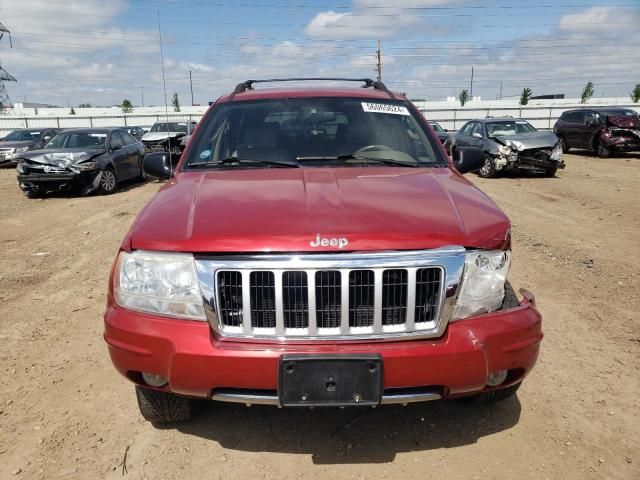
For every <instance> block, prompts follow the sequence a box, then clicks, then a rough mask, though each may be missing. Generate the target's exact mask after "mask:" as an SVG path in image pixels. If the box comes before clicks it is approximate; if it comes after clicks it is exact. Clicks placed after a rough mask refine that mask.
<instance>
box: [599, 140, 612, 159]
mask: <svg viewBox="0 0 640 480" xmlns="http://www.w3.org/2000/svg"><path fill="white" fill-rule="evenodd" d="M596 154H597V155H598V157H600V158H609V157H610V156H611V149H610V148H609V147H607V146H606V145H603V144H602V142H598V145H597V146H596Z"/></svg>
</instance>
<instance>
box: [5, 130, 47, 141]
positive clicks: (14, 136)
mask: <svg viewBox="0 0 640 480" xmlns="http://www.w3.org/2000/svg"><path fill="white" fill-rule="evenodd" d="M40 133H41V131H40V130H16V131H14V132H11V133H10V134H9V135H7V136H6V137H4V138H3V139H2V141H3V142H28V141H32V140H38V139H39V138H40Z"/></svg>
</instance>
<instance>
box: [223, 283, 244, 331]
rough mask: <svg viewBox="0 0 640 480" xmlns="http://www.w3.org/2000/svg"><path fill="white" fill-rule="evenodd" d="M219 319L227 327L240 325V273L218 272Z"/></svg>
mask: <svg viewBox="0 0 640 480" xmlns="http://www.w3.org/2000/svg"><path fill="white" fill-rule="evenodd" d="M218 292H219V294H220V319H221V320H222V323H223V324H224V325H226V326H229V327H239V326H240V325H242V318H243V316H242V275H241V273H240V272H218Z"/></svg>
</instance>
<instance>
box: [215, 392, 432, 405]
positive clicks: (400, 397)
mask: <svg viewBox="0 0 640 480" xmlns="http://www.w3.org/2000/svg"><path fill="white" fill-rule="evenodd" d="M441 398H442V395H440V394H439V393H434V392H424V393H399V394H389V395H383V396H382V401H381V402H380V404H381V405H397V404H402V405H406V404H408V403H416V402H430V401H433V400H440V399H441ZM211 400H214V401H217V402H228V403H244V404H245V405H274V406H279V405H280V402H279V401H278V396H277V395H266V394H265V395H256V394H248V393H231V392H220V393H214V394H213V396H212V397H211Z"/></svg>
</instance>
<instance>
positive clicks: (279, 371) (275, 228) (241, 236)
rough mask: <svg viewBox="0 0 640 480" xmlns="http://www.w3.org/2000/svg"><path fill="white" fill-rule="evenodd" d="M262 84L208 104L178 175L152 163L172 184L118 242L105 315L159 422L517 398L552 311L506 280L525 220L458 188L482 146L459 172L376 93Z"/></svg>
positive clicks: (420, 123)
mask: <svg viewBox="0 0 640 480" xmlns="http://www.w3.org/2000/svg"><path fill="white" fill-rule="evenodd" d="M317 80H318V79H314V81H317ZM333 80H334V81H335V79H333ZM280 81H281V80H279V82H280ZM298 81H299V79H298ZM353 81H357V82H362V81H363V80H353ZM255 83H258V82H256V81H252V80H251V81H247V82H244V83H242V84H240V85H238V86H237V87H236V89H235V90H234V92H233V93H232V94H231V95H229V96H226V97H222V98H221V99H219V100H218V101H217V102H216V103H215V104H214V105H213V106H212V108H211V109H210V110H209V111H208V112H207V114H206V115H205V117H204V118H203V119H202V121H201V123H200V126H199V127H198V129H197V130H196V131H195V133H194V134H193V138H192V139H191V141H190V142H189V144H188V146H187V148H186V150H185V152H184V154H183V156H182V159H181V160H180V162H179V164H178V166H177V169H173V168H170V155H168V154H166V153H161V152H156V153H151V154H148V155H147V156H146V157H145V160H144V167H145V171H146V173H147V174H149V175H152V176H156V177H159V178H164V179H168V180H169V181H168V182H167V184H166V185H165V186H164V187H163V188H162V189H161V190H160V191H159V192H158V193H157V194H156V196H155V197H154V198H153V199H152V200H151V202H150V203H149V204H148V205H147V206H146V207H145V208H144V209H143V211H142V212H141V213H140V214H139V215H138V217H137V219H136V221H135V222H134V224H133V225H132V227H131V229H130V231H129V233H128V235H127V236H126V238H125V239H124V241H123V243H122V248H121V251H120V252H119V254H118V257H117V259H116V261H115V263H114V267H113V271H112V276H111V280H110V282H109V294H108V304H107V309H106V313H105V317H104V318H105V334H104V338H105V340H106V342H107V343H108V345H109V352H110V355H111V358H112V360H113V363H114V365H115V366H116V368H117V369H118V371H119V372H120V373H122V374H123V375H124V376H125V377H126V378H128V379H129V380H130V381H133V382H134V383H135V384H136V397H137V399H138V406H139V407H140V411H141V413H142V415H143V417H144V418H146V419H147V420H150V421H153V422H160V421H174V420H185V419H187V418H189V416H190V413H191V410H190V405H191V399H192V398H194V397H195V398H208V399H212V400H218V401H226V402H240V403H245V404H247V405H251V404H266V405H278V406H281V407H323V406H325V407H326V406H333V407H336V406H337V407H345V406H370V407H376V406H378V405H384V404H393V403H398V404H404V405H406V404H408V403H410V402H423V401H429V400H436V399H440V398H455V397H458V396H476V398H478V399H479V400H481V401H485V402H490V401H495V400H500V399H504V398H508V397H509V396H512V395H514V394H515V392H516V390H517V389H518V387H519V386H520V384H521V382H522V381H523V379H524V378H525V377H526V376H527V374H528V373H529V372H530V371H531V369H532V368H533V366H534V364H535V362H536V359H537V356H538V351H539V346H540V341H541V339H542V331H541V317H540V314H539V313H538V311H537V309H536V305H535V299H534V297H533V295H532V294H530V293H529V292H527V291H521V292H522V295H523V298H522V299H521V300H518V297H517V295H516V294H515V292H514V291H513V289H512V287H511V285H510V284H509V282H508V281H507V274H508V271H509V267H510V265H511V243H510V223H509V220H508V219H507V217H506V216H505V215H504V213H503V212H502V211H501V210H500V209H499V208H498V207H497V206H496V205H495V204H494V203H493V202H492V201H491V200H490V199H489V198H488V197H487V196H486V195H485V194H483V193H482V192H481V191H480V190H478V189H477V188H476V187H475V186H474V185H473V184H472V183H471V182H469V180H467V179H466V178H465V177H464V176H463V175H462V174H463V173H466V172H471V171H475V170H477V169H478V168H480V167H481V166H482V164H483V161H484V153H483V151H482V150H480V149H477V148H476V149H474V148H460V149H459V150H458V152H457V154H456V156H455V157H454V159H453V160H449V158H448V157H447V156H446V153H445V152H444V149H443V147H442V144H441V143H440V141H439V140H438V138H437V137H436V135H435V134H434V132H433V130H432V129H431V128H429V126H428V124H427V122H426V120H425V119H424V118H423V116H422V115H421V114H420V113H419V112H418V111H417V109H416V108H415V107H414V106H413V105H412V104H411V103H410V102H409V101H407V100H406V98H404V97H403V96H399V95H397V94H394V93H392V92H390V91H389V90H388V89H387V88H386V87H385V86H384V85H383V84H382V83H380V82H374V81H373V80H364V84H365V85H364V86H365V87H367V88H365V89H362V88H357V89H354V88H351V89H340V88H332V89H286V90H275V89H268V90H260V89H258V90H254V89H253V84H255ZM454 166H455V168H454Z"/></svg>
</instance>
